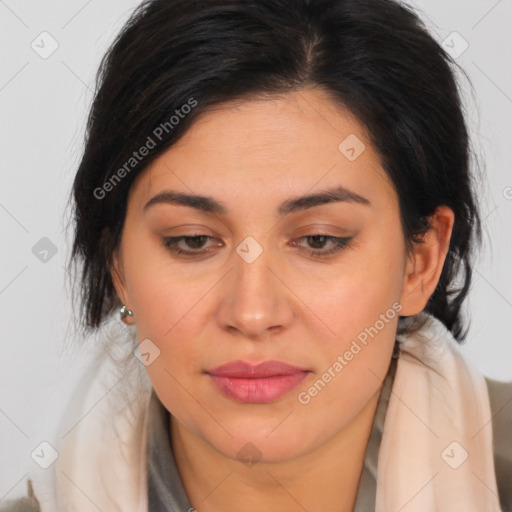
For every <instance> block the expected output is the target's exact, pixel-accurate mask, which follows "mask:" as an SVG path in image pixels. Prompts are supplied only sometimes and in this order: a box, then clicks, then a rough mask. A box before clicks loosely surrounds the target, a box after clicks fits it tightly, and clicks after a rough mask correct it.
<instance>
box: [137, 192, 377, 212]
mask: <svg viewBox="0 0 512 512" xmlns="http://www.w3.org/2000/svg"><path fill="white" fill-rule="evenodd" d="M336 202H338V203H339V202H348V203H358V204H363V205H367V206H370V205H371V203H370V201H369V200H368V199H366V197H363V196H361V195H359V194H356V193H355V192H353V191H351V190H348V189H346V188H344V187H341V186H339V187H334V188H329V189H326V190H321V191H319V192H315V193H314V194H309V195H305V196H299V197H294V198H292V199H288V200H286V201H284V202H283V203H282V204H281V205H280V206H279V208H278V209H277V214H278V215H286V214H288V213H293V212H296V211H301V210H307V209H309V208H313V207H315V206H320V205H323V204H328V203H336ZM156 204H177V205H181V206H188V207H189V208H195V209H196V210H200V211H203V212H206V213H214V214H221V215H225V214H227V213H228V208H227V207H226V205H225V204H224V203H223V202H222V201H217V200H216V199H214V198H213V197H210V196H201V195H193V194H186V193H184V192H177V191H174V190H164V191H163V192H160V193H158V194H157V195H155V196H154V197H152V198H151V199H150V200H149V201H148V202H147V203H146V204H145V205H144V208H143V210H144V211H146V210H147V209H148V208H150V207H151V206H154V205H156Z"/></svg>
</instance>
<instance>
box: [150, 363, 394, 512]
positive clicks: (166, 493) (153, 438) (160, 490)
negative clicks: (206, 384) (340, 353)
mask: <svg viewBox="0 0 512 512" xmlns="http://www.w3.org/2000/svg"><path fill="white" fill-rule="evenodd" d="M395 372H396V359H395V358H393V359H392V360H391V363H390V365H389V369H388V373H387V375H386V378H385V379H384V382H383V385H382V389H381V393H380V396H379V402H378V404H377V409H376V411H375V416H374V420H373V427H372V430H371V433H370V438H369V441H368V445H367V447H366V453H365V458H364V466H363V471H362V473H361V478H360V481H359V488H358V493H357V497H356V502H355V505H354V509H353V512H374V510H375V497H376V489H377V487H376V485H377V484H376V481H377V458H378V454H379V447H380V441H381V438H382V431H383V426H384V416H385V414H386V410H387V405H388V401H389V395H390V391H391V388H392V386H393V379H394V376H395ZM149 414H150V416H149V424H148V427H149V431H148V450H149V451H148V510H149V511H150V512H189V511H192V510H194V509H193V507H192V505H191V504H190V501H189V499H188V496H187V494H186V492H185V489H184V488H183V483H182V481H181V478H180V476H179V473H178V469H177V467H176V461H175V459H174V454H173V451H172V444H171V440H170V432H169V426H170V421H169V420H170V414H169V411H167V409H166V408H165V407H164V406H163V405H162V403H161V402H160V400H159V399H158V397H157V395H156V394H155V392H154V391H153V392H152V395H151V403H150V413H149Z"/></svg>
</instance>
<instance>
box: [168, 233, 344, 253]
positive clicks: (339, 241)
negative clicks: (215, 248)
mask: <svg viewBox="0 0 512 512" xmlns="http://www.w3.org/2000/svg"><path fill="white" fill-rule="evenodd" d="M313 237H323V238H326V239H327V240H331V241H332V242H334V247H333V248H332V249H329V250H328V251H321V250H314V249H304V251H306V252H307V253H308V254H309V255H310V256H312V257H315V258H319V259H321V258H325V257H328V256H332V255H334V254H336V253H338V252H340V251H341V250H342V249H345V248H346V247H348V246H349V245H350V241H351V240H352V238H353V237H348V238H340V237H336V236H329V235H324V234H322V233H317V234H314V235H306V236H302V237H300V238H299V239H298V240H302V239H304V238H313ZM197 238H211V239H213V237H211V236H208V235H194V236H172V237H164V238H163V243H164V246H165V247H166V248H167V249H168V250H169V251H170V252H172V253H173V254H175V255H182V256H183V257H185V258H187V257H194V256H198V255H200V254H201V253H204V252H210V251H184V250H182V249H179V248H178V247H176V246H177V244H178V243H179V242H181V241H182V240H193V239H197ZM295 245H297V244H295Z"/></svg>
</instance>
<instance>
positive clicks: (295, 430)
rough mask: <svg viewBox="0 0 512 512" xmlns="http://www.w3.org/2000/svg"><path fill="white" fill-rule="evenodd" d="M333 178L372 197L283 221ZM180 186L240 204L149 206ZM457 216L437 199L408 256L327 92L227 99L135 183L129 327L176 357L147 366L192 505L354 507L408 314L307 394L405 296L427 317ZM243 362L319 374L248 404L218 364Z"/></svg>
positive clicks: (121, 272) (122, 258)
mask: <svg viewBox="0 0 512 512" xmlns="http://www.w3.org/2000/svg"><path fill="white" fill-rule="evenodd" d="M349 134H355V135H356V136H357V137H358V138H359V139H360V140H361V141H362V142H363V143H364V144H365V146H366V149H365V150H364V151H363V152H362V154H361V155H360V156H359V157H358V158H357V159H356V160H354V161H349V160H348V159H347V158H346V157H345V155H344V154H342V153H341V152H340V151H339V149H338V146H339V144H340V142H342V141H343V140H344V139H345V138H346V137H347V136H348V135H349ZM335 185H342V186H344V187H346V188H348V189H350V190H352V191H354V192H356V193H357V194H360V195H361V196H364V197H365V198H367V199H368V200H369V201H370V203H371V204H370V205H364V204H358V203H355V202H335V203H329V204H324V205H320V206H316V207H314V208H311V209H308V210H304V211H299V212H294V213H289V214H287V215H284V216H283V215H281V216H278V215H276V210H277V207H278V206H279V205H280V204H281V203H282V202H283V201H285V200H287V199H289V198H291V197H295V196H301V195H304V194H307V193H312V192H316V191H319V190H321V189H324V188H328V187H331V186H335ZM165 189H173V190H178V191H181V192H185V193H193V194H201V195H207V196H212V197H214V198H216V199H217V200H219V201H222V202H223V203H224V204H225V205H226V207H227V208H228V213H227V214H212V213H204V212H200V211H196V210H194V209H193V208H190V207H187V206H182V205H171V204H158V205H154V206H152V207H150V208H148V209H147V210H146V211H144V205H145V204H146V203H147V201H148V200H149V199H151V198H152V197H153V196H154V195H156V194H157V193H159V192H161V191H163V190H165ZM453 220H454V216H453V212H452V210H450V209H449V208H448V207H445V206H441V207H439V208H438V209H437V210H436V212H435V214H434V215H433V216H432V228H431V229H430V231H429V232H428V233H427V235H426V236H425V237H424V243H423V244H418V245H417V246H415V251H414V252H413V253H411V254H407V252H406V249H405V243H404V240H403V233H402V230H401V224H400V219H399V206H398V197H397V195H396V192H395V190H394V188H393V186H392V183H391V182H390V180H389V179H388V178H387V176H386V174H385V172H384V170H383V169H382V167H381V164H380V160H379V158H378V155H377V154H376V152H375V151H374V150H373V148H372V147H371V144H370V142H369V140H368V137H367V136H366V134H365V131H364V129H363V127H362V126H361V125H360V124H359V123H358V122H357V120H356V119H354V118H353V117H352V116H351V115H350V114H349V113H348V112H347V111H346V110H344V109H343V108H341V107H340V106H338V105H337V104H335V103H334V102H333V101H332V99H330V97H329V96H328V95H327V94H326V93H325V92H324V91H322V90H321V89H318V88H317V89H306V90H301V91H297V92H293V93H287V94H285V95H283V96H280V97H276V98H274V99H258V100H250V101H248V100H246V101H243V102H236V103H235V102H230V103H226V104H224V105H222V106H221V107H219V106H217V107H216V108H215V110H212V111H210V112H208V113H206V114H204V115H202V116H201V117H200V118H199V119H198V120H197V121H196V122H195V123H194V124H193V126H192V127H191V128H190V129H189V130H188V131H187V133H186V134H185V135H184V137H182V139H181V140H180V141H179V143H177V144H175V145H174V146H173V147H171V148H170V149H169V150H168V151H167V152H166V153H164V154H162V155H161V156H160V157H159V158H158V159H157V160H155V161H154V162H152V164H151V165H150V166H148V167H147V168H146V169H145V170H144V171H143V172H142V173H141V174H140V175H139V176H138V177H137V178H136V180H135V182H134V183H133V185H132V187H131V189H130V194H129V198H128V209H127V216H126V220H125V224H124V230H123V235H122V240H121V244H120V247H119V252H118V254H117V257H116V259H115V261H114V266H113V268H112V269H111V272H112V276H113V279H114V283H115V287H116V290H117V293H118V295H119V297H120V299H121V300H122V302H123V303H124V304H126V305H127V306H128V307H129V308H130V309H131V310H132V311H133V317H131V318H130V317H127V320H126V321H127V322H128V323H135V325H136V329H137V335H138V339H139V340H140V341H142V340H144V339H146V338H149V339H150V340H151V341H152V342H153V343H154V344H155V345H156V346H158V348H159V349H160V351H161V352H160V356H159V357H157V358H156V359H155V360H154V362H152V363H151V364H150V365H149V366H146V370H147V372H148V376H149V378H150V380H151V382H152V385H153V387H154V389H155V392H156V394H157V395H158V397H159V399H160V400H161V402H162V403H163V405H164V406H165V407H166V408H167V409H168V410H169V411H170V412H171V442H172V447H173V450H174V453H175V458H176V463H177V466H178V469H179V472H180V475H181V477H182V481H183V484H184V487H185V489H186V491H187V494H188V496H189V498H190V502H191V504H192V506H193V507H194V508H196V509H197V510H198V511H199V512H209V511H222V512H230V511H239V510H242V509H243V510H245V511H247V512H251V511H261V510H266V511H270V512H273V511H282V510H287V511H295V510H297V511H299V510H300V511H303V510H304V509H306V510H308V511H320V510H322V511H324V510H331V511H333V510H336V511H350V510H352V508H353V505H354V502H355V498H356V494H357V488H358V483H359V479H360V476H361V471H362V468H363V459H364V454H365V450H366V446H367V443H368V439H369V435H370V432H371V427H372V424H373V420H374V415H375V411H376V406H377V403H378V399H379V395H380V391H381V389H382V381H383V380H384V378H385V376H386V373H387V371H388V368H389V363H390V361H391V355H392V349H393V344H394V341H395V334H396V328H397V323H398V314H396V315H395V317H394V319H392V320H389V321H388V323H385V326H384V328H382V329H381V330H380V331H379V332H378V335H376V336H375V337H374V338H373V339H372V338H370V341H369V342H368V344H367V345H366V346H364V348H362V350H361V351H360V352H359V353H357V355H356V356H354V358H353V359H352V360H351V361H350V362H348V364H347V365H346V366H345V367H344V368H343V370H342V371H341V372H339V373H338V374H337V375H336V377H335V378H333V379H332V380H331V381H330V382H329V383H328V384H327V385H326V386H325V388H324V389H322V391H321V392H320V393H318V395H317V396H315V397H313V398H311V401H310V402H309V403H308V404H301V403H300V402H299V401H298V398H297V396H298V393H300V392H301V391H307V390H308V388H309V387H310V386H311V385H312V383H314V382H315V381H317V380H318V379H319V378H321V376H322V374H323V373H324V372H325V371H326V370H327V368H329V367H331V366H332V365H333V363H334V362H335V361H336V360H337V357H338V355H340V354H344V352H345V351H346V350H348V349H349V347H350V346H351V343H352V341H353V340H354V339H355V338H356V336H357V335H358V334H359V333H360V332H361V331H363V330H364V329H365V327H370V326H373V325H375V323H376V321H377V320H378V319H379V315H381V314H383V313H385V312H386V311H388V310H390V308H391V310H392V305H393V304H394V303H399V304H400V305H401V307H402V309H401V311H400V314H401V315H403V316H410V315H414V314H417V313H419V312H420V311H422V310H423V309H424V307H425V305H426V303H427V301H428V299H429V297H430V296H431V294H432V293H433V291H434V289H435V287H436V284H437V282H438V280H439V277H440V274H441V271H442V267H443V263H444V260H445V257H446V254H447V251H448V244H449V239H450V236H451V230H452V227H453ZM198 234H205V235H208V236H212V237H214V238H213V239H207V240H206V241H202V242H201V241H197V240H196V242H195V243H194V241H193V240H189V241H188V242H187V241H185V240H183V241H181V242H180V243H179V247H180V248H182V249H183V250H188V251H196V252H201V251H206V252H203V253H202V254H201V255H200V256H195V257H193V258H189V259H187V258H181V257H180V256H179V255H173V254H172V253H171V252H170V250H169V249H168V248H167V247H166V246H165V245H163V242H162V238H163V237H164V236H184V235H187V236H196V235H198ZM316 234H326V235H329V236H339V237H344V236H345V237H347V236H353V239H352V240H351V242H350V245H349V246H347V247H345V248H342V249H341V251H339V252H338V253H335V254H333V255H330V256H327V257H325V258H323V259H320V258H318V257H316V258H315V257H314V256H311V255H309V254H308V252H307V250H308V249H309V250H313V251H314V250H316V251H318V252H322V251H324V252H326V251H327V250H329V249H331V248H332V247H333V246H334V244H333V243H332V242H330V241H329V240H328V239H324V241H322V240H321V239H320V241H318V240H317V241H316V242H315V239H311V238H307V237H311V236H314V235H316ZM247 236H251V237H253V238H254V239H255V240H256V241H257V242H258V244H259V245H260V246H261V248H262V249H263V252H262V253H261V254H260V255H259V257H258V258H256V259H255V261H253V262H252V263H247V262H246V261H245V260H244V259H243V258H242V257H240V256H239V254H238V253H237V252H236V248H237V246H238V245H239V244H240V243H241V242H242V241H243V240H244V239H245V238H246V237H247ZM301 237H306V238H301ZM293 241H299V245H298V246H297V245H292V242H293ZM239 359H242V360H245V361H249V362H252V363H254V364H256V363H259V362H261V361H264V360H269V359H273V360H280V361H284V362H287V363H289V364H292V365H295V366H299V367H301V368H307V369H309V370H310V371H311V373H310V374H309V376H308V377H307V378H306V380H304V381H303V382H302V383H301V384H300V385H299V386H298V387H297V388H296V389H294V390H292V391H291V392H289V393H287V394H286V395H284V396H283V397H281V398H279V399H278V400H276V401H274V402H273V403H270V404H241V403H239V402H235V401H234V400H231V399H229V398H226V397H225V396H224V395H222V394H221V393H220V392H219V391H218V390H217V388H216V387H214V386H213V385H212V383H211V381H210V377H209V376H208V375H207V374H205V373H204V372H205V370H207V369H212V368H215V367H217V366H219V365H221V364H224V363H226V362H228V361H233V360H239ZM410 406H411V407H414V404H410ZM247 443H252V444H253V445H254V446H256V447H257V449H258V450H259V452H260V456H261V458H260V459H259V460H258V461H257V462H256V464H254V465H252V466H250V467H249V465H246V464H244V463H243V462H242V461H241V460H239V457H238V455H237V453H238V451H239V450H240V449H241V448H242V447H244V446H246V444H247ZM245 449H247V448H245ZM319 491H321V492H319Z"/></svg>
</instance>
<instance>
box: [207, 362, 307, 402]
mask: <svg viewBox="0 0 512 512" xmlns="http://www.w3.org/2000/svg"><path fill="white" fill-rule="evenodd" d="M309 373H310V371H309V370H307V369H302V368H298V367H296V366H292V365H289V364H287V363H283V362H281V361H265V362H263V363H260V364H258V365H251V364H250V363H247V362H245V361H233V362H231V363H227V364H224V365H222V366H219V367H218V368H215V369H213V370H210V371H208V372H207V374H208V375H209V376H210V378H211V380H212V382H213V384H214V385H215V387H216V388H217V389H218V390H219V391H220V392H221V393H222V394H223V395H224V396H226V397H228V398H231V399H233V400H235V401H238V402H244V403H269V402H273V401H275V400H277V399H279V398H280V397H282V396H283V395H285V394H286V393H288V392H289V391H291V390H292V389H293V388H295V387H297V386H298V385H299V384H300V382H302V381H303V380H304V379H305V378H306V377H307V375H308V374H309Z"/></svg>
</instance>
